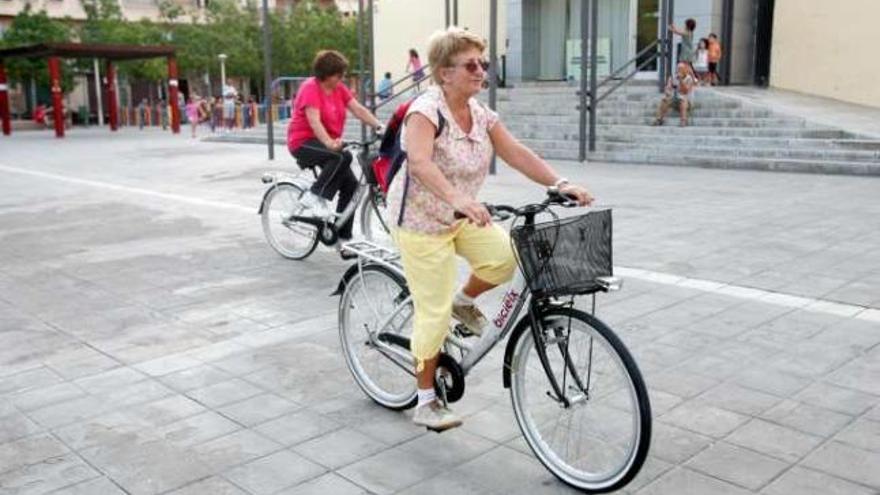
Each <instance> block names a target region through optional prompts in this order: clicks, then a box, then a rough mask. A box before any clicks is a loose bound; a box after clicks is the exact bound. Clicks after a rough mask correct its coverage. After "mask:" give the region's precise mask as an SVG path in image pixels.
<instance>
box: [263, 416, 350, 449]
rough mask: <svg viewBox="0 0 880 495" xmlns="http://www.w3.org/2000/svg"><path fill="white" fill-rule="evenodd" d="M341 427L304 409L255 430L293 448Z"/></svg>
mask: <svg viewBox="0 0 880 495" xmlns="http://www.w3.org/2000/svg"><path fill="white" fill-rule="evenodd" d="M341 427H342V425H340V424H339V423H337V422H336V421H333V420H332V419H330V418H327V417H325V416H322V415H320V414H317V413H315V412H312V411H310V410H308V409H303V410H300V411H297V412H294V413H290V414H287V415H284V416H281V417H280V418H277V419H273V420H271V421H268V422H266V423H263V424H261V425H259V426H257V427H256V428H255V430H257V431H258V432H259V433H260V434H262V435H264V436H265V437H267V438H271V439H272V440H274V441H276V442H280V443H281V444H282V445H284V446H291V445H297V444H299V443H302V442H305V441H306V440H311V439H312V438H315V437H319V436H321V435H324V434H325V433H328V432H331V431H333V430H337V429H339V428H341Z"/></svg>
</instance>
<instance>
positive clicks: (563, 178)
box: [553, 177, 568, 189]
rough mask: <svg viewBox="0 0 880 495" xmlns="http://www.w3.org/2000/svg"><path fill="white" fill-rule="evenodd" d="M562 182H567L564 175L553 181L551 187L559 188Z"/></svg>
mask: <svg viewBox="0 0 880 495" xmlns="http://www.w3.org/2000/svg"><path fill="white" fill-rule="evenodd" d="M564 184H568V179H566V178H565V177H560V178H559V180H557V181H556V182H554V183H553V188H554V189H559V187H560V186H562V185H564Z"/></svg>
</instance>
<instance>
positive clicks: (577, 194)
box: [559, 184, 595, 206]
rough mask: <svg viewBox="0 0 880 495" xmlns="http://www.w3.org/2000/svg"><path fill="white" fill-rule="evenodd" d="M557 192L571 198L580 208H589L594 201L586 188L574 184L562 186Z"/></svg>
mask: <svg viewBox="0 0 880 495" xmlns="http://www.w3.org/2000/svg"><path fill="white" fill-rule="evenodd" d="M559 192H560V193H562V194H566V195H568V196H572V197H573V198H574V199H575V201H577V203H578V204H579V205H580V206H589V205H590V204H592V203H593V200H594V199H595V198H593V195H591V194H590V192H589V191H587V189H586V188H584V187H581V186H578V185H575V184H563V185H561V186H560V187H559Z"/></svg>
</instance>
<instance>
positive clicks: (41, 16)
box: [0, 3, 73, 90]
mask: <svg viewBox="0 0 880 495" xmlns="http://www.w3.org/2000/svg"><path fill="white" fill-rule="evenodd" d="M70 38H71V31H70V29H69V28H68V27H67V24H65V23H64V22H61V21H57V20H54V19H51V18H49V16H48V14H46V11H45V10H40V11H38V12H34V11H33V10H32V9H31V5H30V4H29V3H28V4H25V6H24V9H22V11H21V12H19V13H18V15H16V16H15V17H14V18H13V19H12V24H11V25H10V26H9V29H7V30H6V32H5V33H3V37H2V38H0V46H4V47H14V46H23V45H33V44H37V43H47V42H64V41H69V40H70ZM7 70H8V71H9V77H10V79H12V80H13V81H19V82H23V83H24V82H28V81H30V80H31V79H33V80H35V81H36V82H37V84H40V85H42V86H47V85H48V84H49V69H48V66H47V63H46V59H45V58H13V59H9V61H8V62H7ZM62 73H63V80H62V82H61V86H62V88H63V89H64V90H69V89H70V88H71V87H72V86H73V78H72V76H71V74H70V71H68V70H64V68H62Z"/></svg>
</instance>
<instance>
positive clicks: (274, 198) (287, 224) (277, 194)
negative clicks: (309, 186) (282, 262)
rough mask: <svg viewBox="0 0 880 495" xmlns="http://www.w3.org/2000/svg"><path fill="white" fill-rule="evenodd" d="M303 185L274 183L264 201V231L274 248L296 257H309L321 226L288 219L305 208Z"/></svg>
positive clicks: (290, 256) (299, 258)
mask: <svg viewBox="0 0 880 495" xmlns="http://www.w3.org/2000/svg"><path fill="white" fill-rule="evenodd" d="M303 192H304V191H303V189H302V188H300V187H299V186H297V185H294V184H289V183H282V184H278V185H276V186H274V188H273V189H272V191H270V192H269V194H268V195H267V196H266V199H265V204H263V214H262V222H263V234H265V236H266V240H267V241H269V245H270V246H272V249H274V250H275V251H277V252H278V254H280V255H281V256H284V257H285V258H288V259H292V260H301V259H304V258H307V257H308V256H309V255H310V254H312V251H314V250H315V247H317V245H318V228H317V227H315V226H314V225H310V224H306V223H302V222H295V221H290V220H288V219H289V218H290V216H291V215H293V214H296V213H298V212H300V211H301V210H302V206H301V205H300V203H299V198H300V197H301V196H302V194H303Z"/></svg>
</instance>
